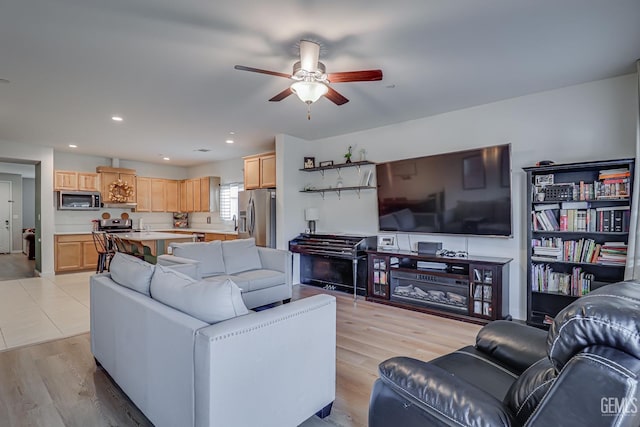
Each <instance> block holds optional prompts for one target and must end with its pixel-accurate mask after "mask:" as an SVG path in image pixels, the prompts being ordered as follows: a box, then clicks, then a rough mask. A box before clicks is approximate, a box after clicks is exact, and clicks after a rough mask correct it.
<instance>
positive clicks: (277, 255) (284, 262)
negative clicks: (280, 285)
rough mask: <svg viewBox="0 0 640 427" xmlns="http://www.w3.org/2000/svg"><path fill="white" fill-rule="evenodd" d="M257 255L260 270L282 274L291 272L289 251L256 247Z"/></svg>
mask: <svg viewBox="0 0 640 427" xmlns="http://www.w3.org/2000/svg"><path fill="white" fill-rule="evenodd" d="M258 254H259V255H260V263H261V264H262V268H266V269H268V270H275V271H280V272H282V273H286V272H287V271H288V270H291V253H290V252H289V251H285V250H282V249H273V248H263V247H261V246H258Z"/></svg>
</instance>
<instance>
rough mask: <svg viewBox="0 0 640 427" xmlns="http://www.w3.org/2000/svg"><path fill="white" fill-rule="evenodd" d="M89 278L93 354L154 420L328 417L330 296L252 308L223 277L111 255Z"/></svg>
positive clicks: (224, 425)
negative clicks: (104, 269) (200, 276)
mask: <svg viewBox="0 0 640 427" xmlns="http://www.w3.org/2000/svg"><path fill="white" fill-rule="evenodd" d="M90 282H91V284H90V289H91V297H90V301H91V350H92V352H93V354H94V356H95V358H96V361H97V362H98V363H99V364H101V365H102V367H103V368H104V369H105V370H106V371H107V372H108V373H109V375H110V376H111V377H112V378H113V380H114V381H115V382H116V383H117V384H118V385H119V386H120V387H121V388H122V390H123V391H124V392H125V393H126V394H127V395H128V396H129V397H130V398H131V400H132V401H133V402H134V403H135V405H136V406H137V407H138V408H140V410H141V411H142V412H143V413H144V414H145V415H146V416H147V417H148V418H149V419H150V420H151V422H153V423H154V424H155V425H156V426H157V427H163V426H167V427H175V426H181V427H183V426H184V427H189V426H194V427H204V426H211V427H217V426H220V427H244V426H246V427H255V426H261V427H269V426H273V427H287V426H291V427H294V426H297V425H299V424H300V423H302V422H303V421H305V420H306V419H307V418H309V417H311V416H313V415H314V413H316V412H318V411H322V412H323V414H324V415H328V411H329V410H330V407H331V406H330V405H331V403H332V402H333V400H334V398H335V351H336V341H335V339H336V329H335V328H336V302H335V298H334V297H332V296H329V295H316V296H313V297H310V298H304V299H301V300H297V301H294V302H291V303H289V304H282V305H279V306H277V307H273V308H270V309H267V310H263V311H259V312H252V311H250V310H248V309H247V308H246V307H245V306H244V303H243V301H242V298H241V296H240V290H239V288H238V287H237V286H236V285H235V284H234V283H233V282H232V281H230V280H224V281H218V282H210V281H197V280H195V279H192V278H190V277H188V276H186V275H184V274H182V273H179V272H177V271H175V270H173V269H171V268H168V267H164V266H160V265H155V266H154V265H151V264H148V263H145V262H144V261H141V260H139V259H137V258H134V257H130V256H128V255H123V254H120V253H118V254H116V255H115V257H114V259H113V260H112V262H111V272H110V273H105V274H96V275H94V276H92V277H91V280H90ZM225 319H226V320H225Z"/></svg>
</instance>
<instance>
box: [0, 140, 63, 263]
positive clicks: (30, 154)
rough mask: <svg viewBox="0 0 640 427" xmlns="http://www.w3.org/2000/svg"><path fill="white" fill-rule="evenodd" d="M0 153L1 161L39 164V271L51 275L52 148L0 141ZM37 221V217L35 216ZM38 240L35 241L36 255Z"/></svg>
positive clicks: (52, 216)
mask: <svg viewBox="0 0 640 427" xmlns="http://www.w3.org/2000/svg"><path fill="white" fill-rule="evenodd" d="M0 147H1V150H0V155H1V156H2V159H1V160H2V161H3V162H17V163H20V162H28V163H32V164H36V163H39V164H40V172H41V182H40V187H41V195H40V196H41V208H40V209H41V210H40V215H41V219H40V221H41V222H40V229H39V230H37V234H36V236H37V235H38V234H40V239H41V242H40V252H41V256H40V258H41V259H40V260H39V263H38V262H37V263H36V264H40V273H41V274H42V275H53V274H54V273H53V233H54V212H55V211H54V203H53V149H52V148H50V147H44V146H41V145H32V144H18V143H15V142H9V141H0ZM36 221H37V218H36ZM37 252H38V242H36V255H37Z"/></svg>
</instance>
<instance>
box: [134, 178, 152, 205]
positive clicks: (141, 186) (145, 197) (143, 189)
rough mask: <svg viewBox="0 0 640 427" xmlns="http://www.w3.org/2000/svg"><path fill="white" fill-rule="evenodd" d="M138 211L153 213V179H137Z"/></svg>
mask: <svg viewBox="0 0 640 427" xmlns="http://www.w3.org/2000/svg"><path fill="white" fill-rule="evenodd" d="M136 190H137V191H136V204H137V205H136V211H138V212H151V178H145V177H142V176H138V177H136Z"/></svg>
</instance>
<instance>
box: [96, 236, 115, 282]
mask: <svg viewBox="0 0 640 427" xmlns="http://www.w3.org/2000/svg"><path fill="white" fill-rule="evenodd" d="M91 234H92V235H93V245H94V246H95V247H96V252H98V265H96V273H102V272H104V271H105V270H108V268H109V261H110V260H111V256H112V255H113V253H112V252H110V251H109V245H108V242H107V233H105V232H104V231H93V232H92V233H91Z"/></svg>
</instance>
